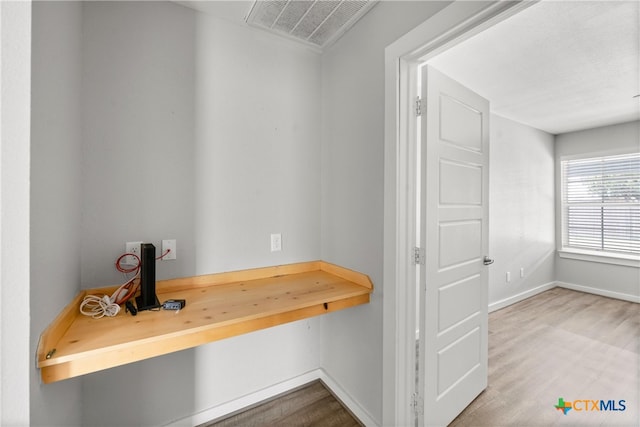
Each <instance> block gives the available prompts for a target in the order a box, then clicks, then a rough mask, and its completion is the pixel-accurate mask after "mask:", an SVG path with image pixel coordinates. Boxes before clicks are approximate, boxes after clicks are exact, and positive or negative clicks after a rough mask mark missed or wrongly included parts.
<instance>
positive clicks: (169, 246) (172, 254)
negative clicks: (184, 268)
mask: <svg viewBox="0 0 640 427" xmlns="http://www.w3.org/2000/svg"><path fill="white" fill-rule="evenodd" d="M167 251H169V253H167ZM165 253H167V254H166V255H165ZM160 255H162V261H168V260H170V259H176V258H177V257H178V253H177V246H176V239H169V240H163V241H162V253H161V254H160Z"/></svg>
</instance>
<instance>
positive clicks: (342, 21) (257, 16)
mask: <svg viewBox="0 0 640 427" xmlns="http://www.w3.org/2000/svg"><path fill="white" fill-rule="evenodd" d="M376 3H377V0H376V1H371V0H369V1H367V0H365V1H357V0H342V1H331V0H315V1H314V0H290V1H286V0H281V1H278V0H257V1H256V2H255V3H254V4H253V7H252V8H251V11H250V12H249V15H248V16H247V19H246V21H247V23H248V24H249V25H251V26H254V27H258V28H262V29H264V30H267V31H270V32H272V33H276V34H280V35H284V36H286V37H288V38H290V39H294V40H297V41H300V42H303V43H305V44H307V45H309V46H313V47H315V48H320V49H322V48H326V47H327V46H330V45H331V44H333V43H334V42H335V41H336V40H338V39H339V38H340V37H341V36H342V35H343V34H344V33H345V32H346V31H347V30H348V29H349V28H351V26H352V25H353V24H355V23H356V22H357V21H358V19H360V18H361V17H362V16H363V15H364V14H365V13H367V12H368V11H369V9H371V8H372V7H373V6H374V5H375V4H376Z"/></svg>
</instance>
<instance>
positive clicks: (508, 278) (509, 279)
mask: <svg viewBox="0 0 640 427" xmlns="http://www.w3.org/2000/svg"><path fill="white" fill-rule="evenodd" d="M506 279H507V283H509V282H511V272H510V271H507V277H506Z"/></svg>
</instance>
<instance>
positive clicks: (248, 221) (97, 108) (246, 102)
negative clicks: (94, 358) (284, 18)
mask: <svg viewBox="0 0 640 427" xmlns="http://www.w3.org/2000/svg"><path fill="white" fill-rule="evenodd" d="M83 25H84V42H83V50H82V54H83V65H84V70H83V79H84V80H83V105H84V111H85V117H84V120H83V122H84V132H83V136H84V138H85V141H84V146H83V149H84V157H83V167H84V169H83V181H84V183H85V184H84V190H83V209H84V210H83V227H82V239H83V241H84V242H85V243H84V245H83V247H82V250H83V258H82V264H83V269H82V285H83V287H90V286H97V285H102V284H107V283H112V282H114V281H117V280H119V276H117V275H114V273H113V272H112V269H113V267H112V261H113V259H114V258H115V256H116V255H117V254H118V253H120V251H121V249H122V244H123V243H124V242H125V241H127V240H136V239H141V240H145V241H152V242H156V241H159V240H160V239H162V238H177V239H178V257H179V260H178V263H176V264H174V266H173V267H171V268H169V267H166V268H165V269H164V270H159V272H158V274H159V276H160V277H163V276H164V277H169V276H188V275H193V274H204V273H213V272H219V271H228V270H235V269H242V268H249V267H259V266H265V265H273V264H282V263H289V262H296V261H303V260H304V261H306V260H313V259H318V258H320V234H319V223H320V213H319V212H320V198H319V190H320V160H319V158H320V148H319V147H320V144H319V141H320V140H319V133H320V124H319V116H320V107H319V99H320V68H319V56H318V55H317V54H315V53H312V52H310V51H309V50H307V49H306V48H303V47H299V46H297V45H295V44H293V43H292V42H290V41H286V40H282V39H280V38H276V37H272V36H268V35H265V34H264V33H263V32H256V31H255V30H251V29H249V28H243V27H241V26H237V25H235V24H230V23H227V22H226V21H222V20H219V19H216V18H212V17H207V16H205V15H201V14H196V13H195V12H194V11H191V10H189V9H186V8H183V7H181V6H177V5H175V4H172V3H155V2H139V3H124V2H123V3H115V2H104V3H92V2H91V3H85V4H84V5H83ZM165 170H168V171H169V172H168V174H166V173H165V172H164V171H165ZM145 174H146V175H145ZM165 180H173V181H174V182H173V184H171V183H166V182H165ZM131 184H137V185H138V186H140V185H144V184H147V185H148V187H150V190H149V191H150V193H149V194H139V193H135V192H129V191H127V189H126V186H127V185H131ZM134 191H137V190H134ZM275 232H281V233H282V238H283V251H282V252H280V253H273V254H272V253H270V251H269V235H270V233H275ZM98 243H99V244H98ZM180 260H182V263H180ZM158 265H159V267H164V265H166V264H163V263H162V262H159V263H158ZM187 303H188V302H187ZM319 322H320V321H319V320H318V319H309V320H304V321H300V322H295V323H292V324H287V325H283V326H280V327H276V328H271V329H268V330H264V331H259V332H255V333H252V334H248V335H243V336H239V337H235V338H230V339H226V340H223V341H219V342H215V343H211V344H209V345H206V346H201V347H199V348H197V349H192V350H186V351H182V352H178V353H173V354H169V355H166V356H162V357H157V358H153V359H149V360H146V361H142V362H138V363H134V364H130V365H126V366H122V367H118V368H113V369H109V370H106V371H103V372H98V373H94V374H90V375H86V376H84V377H83V379H82V383H83V390H84V395H83V419H82V424H83V425H160V424H165V423H168V422H171V421H174V420H179V419H181V418H184V419H185V420H188V419H190V418H189V417H190V416H191V415H193V414H197V413H199V412H202V411H204V412H207V411H211V410H213V409H215V407H216V406H219V405H222V404H225V403H227V402H229V401H232V400H234V399H238V398H241V397H243V396H245V395H247V394H250V393H254V392H257V391H259V390H262V389H264V388H267V387H271V386H273V385H274V384H278V383H281V382H283V381H287V380H289V379H291V378H294V377H297V376H299V375H301V374H304V373H307V372H309V371H312V370H315V369H317V368H318V367H319V365H320V345H321V344H320V327H319V325H320V323H319ZM167 377H168V378H167ZM167 384H170V386H168V385H167ZM105 402H109V403H108V404H105ZM113 408H118V410H117V411H113ZM187 422H188V421H187Z"/></svg>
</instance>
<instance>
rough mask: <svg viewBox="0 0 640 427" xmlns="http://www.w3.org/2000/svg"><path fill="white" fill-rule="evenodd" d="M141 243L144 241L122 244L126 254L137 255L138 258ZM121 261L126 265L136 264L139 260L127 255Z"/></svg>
mask: <svg viewBox="0 0 640 427" xmlns="http://www.w3.org/2000/svg"><path fill="white" fill-rule="evenodd" d="M143 243H144V242H127V243H125V244H124V251H125V253H128V254H134V255H137V256H138V258H140V245H141V244H143ZM122 263H123V264H126V265H138V263H139V261H138V260H137V259H135V258H134V257H132V256H130V255H127V256H126V257H124V259H123V260H122Z"/></svg>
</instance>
